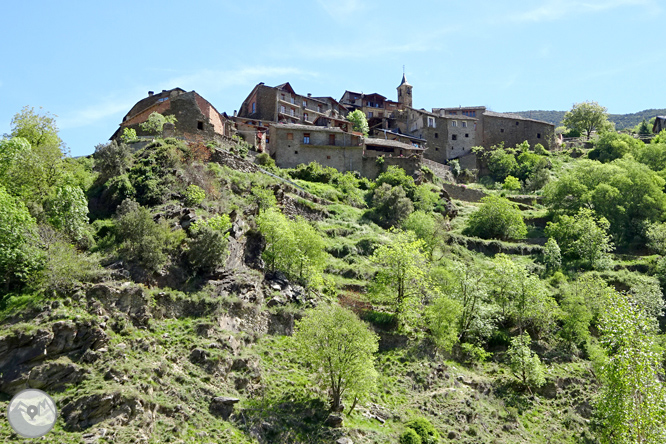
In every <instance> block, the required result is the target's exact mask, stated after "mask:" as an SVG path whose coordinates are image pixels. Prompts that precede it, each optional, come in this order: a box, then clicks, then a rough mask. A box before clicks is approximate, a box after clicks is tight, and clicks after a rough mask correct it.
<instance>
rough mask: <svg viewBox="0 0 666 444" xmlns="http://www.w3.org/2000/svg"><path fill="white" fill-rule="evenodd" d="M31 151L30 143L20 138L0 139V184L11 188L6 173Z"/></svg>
mask: <svg viewBox="0 0 666 444" xmlns="http://www.w3.org/2000/svg"><path fill="white" fill-rule="evenodd" d="M31 150H32V147H31V146H30V143H29V142H28V141H27V140H26V139H24V138H22V137H13V138H11V139H0V184H2V185H4V186H6V187H7V186H11V180H10V179H9V177H8V173H9V172H10V171H11V170H12V168H13V167H14V166H15V165H16V164H17V163H18V162H19V161H20V159H22V158H24V157H25V156H26V155H27V154H29V153H30V151H31Z"/></svg>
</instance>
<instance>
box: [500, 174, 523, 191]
mask: <svg viewBox="0 0 666 444" xmlns="http://www.w3.org/2000/svg"><path fill="white" fill-rule="evenodd" d="M502 189H503V190H509V191H518V190H520V180H518V178H517V177H513V176H506V179H504V183H503V184H502Z"/></svg>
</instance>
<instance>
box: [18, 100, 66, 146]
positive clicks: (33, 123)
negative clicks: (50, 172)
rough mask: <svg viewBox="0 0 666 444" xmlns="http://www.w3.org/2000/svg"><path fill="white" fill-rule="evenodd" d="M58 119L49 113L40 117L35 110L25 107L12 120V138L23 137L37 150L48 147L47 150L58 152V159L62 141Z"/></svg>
mask: <svg viewBox="0 0 666 444" xmlns="http://www.w3.org/2000/svg"><path fill="white" fill-rule="evenodd" d="M40 109H41V108H40ZM56 117H57V116H54V115H52V114H50V113H48V112H47V113H45V114H43V115H40V114H38V113H36V112H35V109H34V108H32V107H30V106H24V107H23V109H22V110H21V112H19V113H17V114H15V115H14V117H13V118H12V122H11V129H12V132H11V133H10V137H12V138H13V137H22V138H24V139H25V140H27V141H28V143H29V144H30V146H32V147H33V148H35V149H41V148H43V147H46V150H50V151H53V152H54V153H56V151H57V153H56V157H57V158H60V157H62V152H61V151H60V146H61V145H62V140H61V139H60V136H58V127H57V125H56V121H55V118H56Z"/></svg>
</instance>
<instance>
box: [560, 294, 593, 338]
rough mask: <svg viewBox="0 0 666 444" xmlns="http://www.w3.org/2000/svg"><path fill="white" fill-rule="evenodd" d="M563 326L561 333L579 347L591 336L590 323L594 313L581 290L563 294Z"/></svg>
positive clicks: (561, 305) (561, 304)
mask: <svg viewBox="0 0 666 444" xmlns="http://www.w3.org/2000/svg"><path fill="white" fill-rule="evenodd" d="M560 307H561V308H562V328H560V330H559V335H560V336H561V337H562V339H564V340H565V341H566V342H567V343H568V344H570V345H572V346H576V347H579V346H581V345H583V344H585V343H586V342H587V341H588V340H589V337H590V323H591V322H592V319H593V314H592V312H591V311H590V308H589V307H588V306H587V304H586V302H585V295H583V294H581V293H580V292H575V291H567V292H565V293H564V295H563V296H562V301H561V303H560Z"/></svg>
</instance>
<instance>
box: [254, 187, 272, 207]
mask: <svg viewBox="0 0 666 444" xmlns="http://www.w3.org/2000/svg"><path fill="white" fill-rule="evenodd" d="M251 193H252V197H253V198H254V199H253V200H254V201H255V203H256V204H257V209H258V211H259V212H260V213H261V212H262V211H266V210H267V209H268V208H273V207H274V206H276V205H277V199H276V198H275V193H274V192H273V190H271V189H270V188H262V187H259V186H256V187H253V188H252V190H251Z"/></svg>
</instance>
